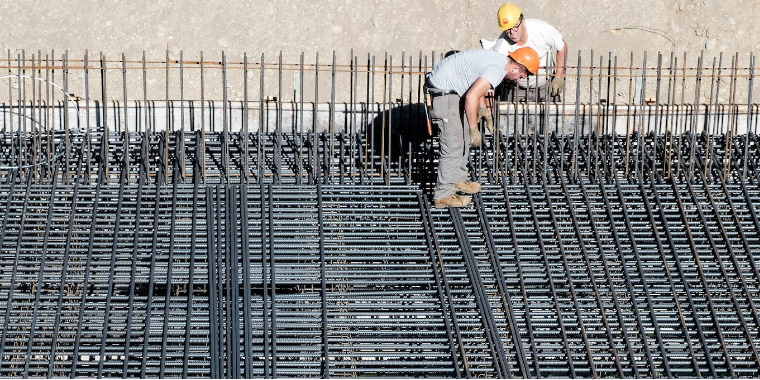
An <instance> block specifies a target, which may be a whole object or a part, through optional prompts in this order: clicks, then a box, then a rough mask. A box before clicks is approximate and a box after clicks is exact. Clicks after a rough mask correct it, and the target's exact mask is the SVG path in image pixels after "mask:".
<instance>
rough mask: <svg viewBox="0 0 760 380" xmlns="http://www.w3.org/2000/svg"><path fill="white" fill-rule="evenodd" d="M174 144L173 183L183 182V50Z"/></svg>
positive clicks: (180, 61)
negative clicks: (177, 129)
mask: <svg viewBox="0 0 760 380" xmlns="http://www.w3.org/2000/svg"><path fill="white" fill-rule="evenodd" d="M174 144H175V145H176V152H177V154H176V157H175V162H174V165H175V168H174V173H178V174H179V175H175V176H176V177H177V178H175V181H178V180H181V181H183V182H184V180H185V175H186V169H185V54H184V51H183V50H180V51H179V131H178V133H176V134H175V137H174Z"/></svg>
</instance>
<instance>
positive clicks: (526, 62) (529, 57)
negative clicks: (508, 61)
mask: <svg viewBox="0 0 760 380" xmlns="http://www.w3.org/2000/svg"><path fill="white" fill-rule="evenodd" d="M509 57H510V58H512V59H513V60H514V61H515V62H517V63H519V64H521V65H523V66H525V68H526V69H527V70H528V71H529V72H530V73H531V74H533V75H536V72H538V65H539V58H538V53H536V51H535V50H533V49H531V48H529V47H527V46H526V47H521V48H519V49H517V50H515V51H513V52H511V53H509Z"/></svg>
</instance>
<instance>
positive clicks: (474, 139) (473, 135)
mask: <svg viewBox="0 0 760 380" xmlns="http://www.w3.org/2000/svg"><path fill="white" fill-rule="evenodd" d="M481 139H482V137H481V136H480V131H479V130H478V129H477V128H470V146H472V147H478V146H480V140H481Z"/></svg>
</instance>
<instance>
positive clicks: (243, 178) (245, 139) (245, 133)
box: [240, 53, 300, 376]
mask: <svg viewBox="0 0 760 380" xmlns="http://www.w3.org/2000/svg"><path fill="white" fill-rule="evenodd" d="M240 140H241V142H242V144H243V159H242V164H243V172H242V173H240V183H247V182H248V180H249V178H248V177H249V176H250V174H251V170H250V159H251V156H250V152H249V145H250V141H251V132H250V131H249V130H248V54H247V53H243V120H242V130H241V131H240ZM299 153H300V152H299ZM299 173H300V171H299ZM245 375H246V376H251V373H250V371H246V372H245Z"/></svg>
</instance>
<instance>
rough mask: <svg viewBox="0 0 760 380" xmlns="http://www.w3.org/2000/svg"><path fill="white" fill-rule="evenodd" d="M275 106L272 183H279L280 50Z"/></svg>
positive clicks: (280, 157)
mask: <svg viewBox="0 0 760 380" xmlns="http://www.w3.org/2000/svg"><path fill="white" fill-rule="evenodd" d="M275 106H276V107H277V109H276V112H275V118H276V120H275V135H274V167H273V168H272V169H273V172H274V181H273V182H274V183H275V184H278V185H279V184H280V180H281V175H282V173H281V171H282V165H281V163H282V50H280V55H279V57H278V58H277V101H276V102H275Z"/></svg>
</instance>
